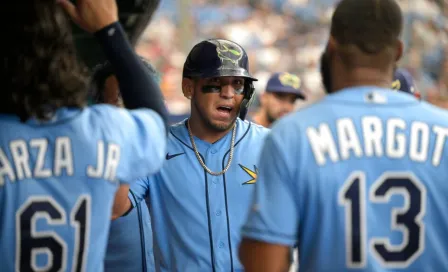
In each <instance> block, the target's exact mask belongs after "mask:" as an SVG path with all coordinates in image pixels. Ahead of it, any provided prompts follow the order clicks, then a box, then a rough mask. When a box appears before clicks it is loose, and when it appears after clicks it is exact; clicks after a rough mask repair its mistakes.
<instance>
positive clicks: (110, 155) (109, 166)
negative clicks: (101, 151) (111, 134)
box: [104, 144, 120, 181]
mask: <svg viewBox="0 0 448 272" xmlns="http://www.w3.org/2000/svg"><path fill="white" fill-rule="evenodd" d="M119 162H120V146H119V145H117V144H109V145H108V148H107V161H106V170H105V171H104V178H105V179H106V180H111V181H114V180H115V174H116V172H117V167H118V163H119Z"/></svg>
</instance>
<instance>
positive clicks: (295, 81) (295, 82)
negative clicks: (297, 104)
mask: <svg viewBox="0 0 448 272" xmlns="http://www.w3.org/2000/svg"><path fill="white" fill-rule="evenodd" d="M278 79H279V80H280V83H281V84H282V85H283V86H289V87H292V88H294V89H299V88H300V78H299V77H298V76H296V75H293V74H290V73H282V74H281V75H280V76H279V77H278Z"/></svg>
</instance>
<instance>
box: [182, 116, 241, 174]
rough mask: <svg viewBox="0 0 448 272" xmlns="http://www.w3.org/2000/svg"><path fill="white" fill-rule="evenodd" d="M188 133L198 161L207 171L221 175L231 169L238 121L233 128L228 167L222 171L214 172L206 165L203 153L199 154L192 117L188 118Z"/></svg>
mask: <svg viewBox="0 0 448 272" xmlns="http://www.w3.org/2000/svg"><path fill="white" fill-rule="evenodd" d="M188 135H189V136H190V141H191V145H192V146H193V151H194V154H195V155H196V158H197V159H198V161H199V163H200V164H201V166H202V168H204V170H205V171H207V173H209V174H210V175H212V176H220V175H222V174H224V173H225V172H227V170H229V168H230V165H231V164H232V159H233V151H234V150H235V136H236V122H235V124H234V125H233V130H232V141H231V143H230V154H229V161H228V162H227V165H226V167H225V168H224V169H223V170H222V171H220V172H213V171H212V170H210V169H209V168H208V167H207V165H205V163H204V161H203V160H202V158H201V155H199V152H198V149H197V148H196V144H195V143H194V139H193V133H191V129H190V119H188Z"/></svg>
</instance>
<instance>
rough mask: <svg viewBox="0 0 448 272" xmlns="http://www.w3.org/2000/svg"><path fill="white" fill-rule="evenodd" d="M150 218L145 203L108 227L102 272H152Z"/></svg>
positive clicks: (138, 205)
mask: <svg viewBox="0 0 448 272" xmlns="http://www.w3.org/2000/svg"><path fill="white" fill-rule="evenodd" d="M152 245H153V241H152V230H151V218H150V216H149V210H148V206H147V205H146V202H145V201H142V202H139V203H138V204H137V206H136V207H135V208H134V209H132V210H131V211H130V212H129V213H128V214H127V215H126V216H124V217H120V218H118V219H116V220H114V221H112V222H111V224H110V232H109V241H108V243H107V250H106V258H105V261H104V269H105V271H106V272H114V271H116V272H122V271H136V272H142V271H143V272H153V271H155V267H154V255H153V252H152Z"/></svg>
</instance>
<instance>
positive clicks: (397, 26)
mask: <svg viewBox="0 0 448 272" xmlns="http://www.w3.org/2000/svg"><path fill="white" fill-rule="evenodd" d="M402 28H403V15H402V13H401V9H400V6H399V5H398V4H397V2H396V1H395V0H342V1H341V2H340V3H339V5H338V6H337V8H336V10H335V12H334V14H333V17H332V24H331V36H332V37H333V38H334V39H335V40H336V41H337V42H338V44H339V45H341V46H342V47H345V48H346V49H347V48H352V49H357V50H358V51H360V53H362V54H364V55H377V54H380V53H383V52H385V51H387V50H388V49H394V48H396V45H397V41H398V40H399V38H400V34H401V31H402ZM352 51H353V50H352Z"/></svg>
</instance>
